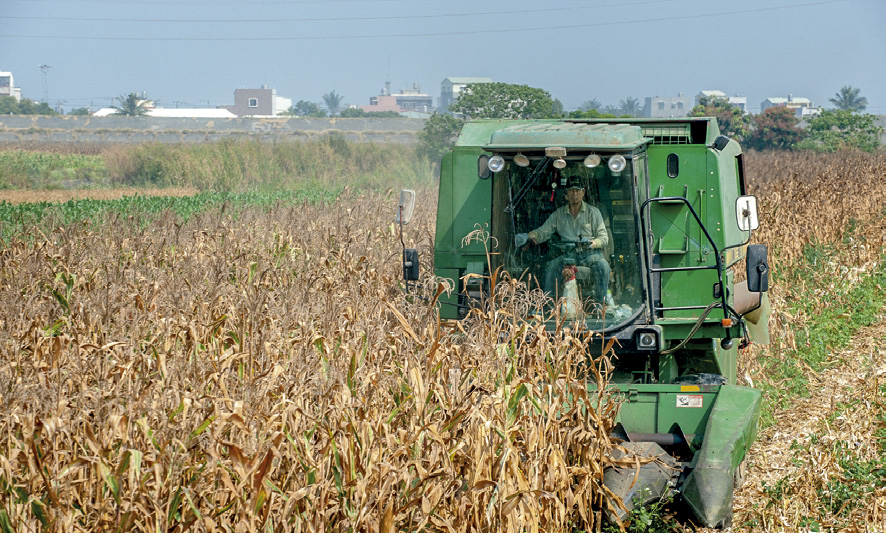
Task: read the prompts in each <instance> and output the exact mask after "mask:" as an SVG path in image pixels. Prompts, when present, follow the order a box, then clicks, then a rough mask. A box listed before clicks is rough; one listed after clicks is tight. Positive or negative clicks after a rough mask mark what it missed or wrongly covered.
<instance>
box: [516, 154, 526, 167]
mask: <svg viewBox="0 0 886 533" xmlns="http://www.w3.org/2000/svg"><path fill="white" fill-rule="evenodd" d="M514 164H515V165H517V166H518V167H528V166H529V158H528V157H526V156H525V155H523V154H517V155H515V156H514Z"/></svg>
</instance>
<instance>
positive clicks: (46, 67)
mask: <svg viewBox="0 0 886 533" xmlns="http://www.w3.org/2000/svg"><path fill="white" fill-rule="evenodd" d="M37 66H38V67H39V68H40V71H41V72H42V73H43V103H44V104H46V103H49V83H48V82H47V80H46V73H47V72H49V69H51V68H52V65H46V64H43V65H37Z"/></svg>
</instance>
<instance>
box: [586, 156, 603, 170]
mask: <svg viewBox="0 0 886 533" xmlns="http://www.w3.org/2000/svg"><path fill="white" fill-rule="evenodd" d="M600 161H601V159H600V156H599V155H598V154H591V155H589V156H587V157H586V158H585V166H586V167H588V168H594V167H596V166H597V165H599V164H600Z"/></svg>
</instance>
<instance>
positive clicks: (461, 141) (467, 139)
mask: <svg viewBox="0 0 886 533" xmlns="http://www.w3.org/2000/svg"><path fill="white" fill-rule="evenodd" d="M555 122H556V121H555V120H521V121H517V120H503V119H496V120H469V121H467V122H465V125H464V126H463V127H462V129H461V134H459V136H458V140H457V141H456V142H455V145H456V146H484V145H486V144H488V143H489V139H490V138H491V137H492V132H494V131H496V130H500V129H502V128H507V127H509V126H513V125H515V124H518V123H519V124H542V123H555Z"/></svg>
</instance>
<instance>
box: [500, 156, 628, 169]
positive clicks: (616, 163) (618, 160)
mask: <svg viewBox="0 0 886 533" xmlns="http://www.w3.org/2000/svg"><path fill="white" fill-rule="evenodd" d="M490 163H491V161H490ZM627 164H628V162H627V161H626V160H625V157H624V156H623V155H621V154H615V155H614V156H612V157H610V158H609V170H611V171H612V172H614V173H616V174H618V173H619V172H621V171H622V170H624V169H625V167H626V166H627Z"/></svg>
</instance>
